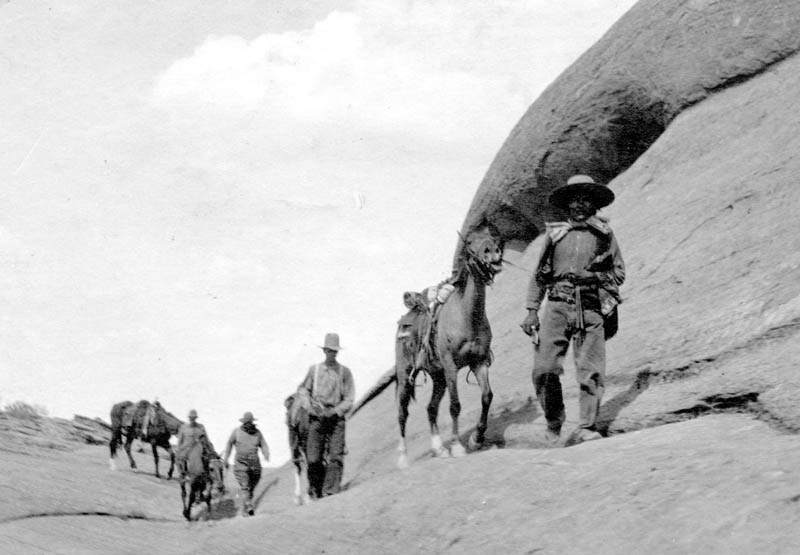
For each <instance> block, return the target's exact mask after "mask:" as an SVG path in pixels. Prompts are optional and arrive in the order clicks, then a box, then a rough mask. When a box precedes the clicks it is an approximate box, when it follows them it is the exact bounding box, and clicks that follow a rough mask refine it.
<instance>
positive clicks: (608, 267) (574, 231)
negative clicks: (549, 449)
mask: <svg viewBox="0 0 800 555" xmlns="http://www.w3.org/2000/svg"><path fill="white" fill-rule="evenodd" d="M613 201H614V193H613V192H612V191H611V190H610V189H609V188H607V187H606V186H604V185H600V184H598V183H595V182H594V180H593V179H592V178H591V177H589V176H586V175H576V176H573V177H571V178H569V180H568V181H567V183H566V184H565V185H562V186H560V187H557V188H556V189H555V190H554V191H553V193H552V195H551V196H550V202H551V204H553V205H555V206H557V207H558V208H561V209H562V210H564V211H566V212H568V214H569V219H568V220H567V221H566V222H558V223H553V224H547V235H546V237H545V242H544V246H543V248H542V254H541V258H540V259H539V265H538V267H537V269H536V272H535V273H534V275H533V277H532V278H531V281H530V286H529V288H528V298H527V303H526V307H527V309H528V316H527V318H525V321H524V322H523V323H522V324H521V327H522V330H523V331H524V332H525V333H526V334H528V335H529V336H532V337H533V343H534V363H533V385H534V388H535V390H536V397H537V398H538V399H539V403H540V404H541V406H542V410H543V411H544V416H545V419H546V420H547V430H546V432H545V441H546V442H547V443H550V444H555V443H557V442H558V441H559V439H560V434H561V426H562V425H563V424H564V421H565V419H566V414H565V412H564V399H563V395H562V391H561V381H560V378H559V376H560V375H561V374H563V373H564V366H563V361H564V356H565V355H566V353H567V349H568V348H569V344H570V341H572V343H573V352H574V356H575V371H576V378H577V381H578V384H579V385H580V393H579V409H580V415H579V426H578V429H577V430H575V432H574V434H573V435H572V436H571V440H572V441H575V442H581V441H586V440H590V439H597V438H599V437H601V436H600V434H599V433H598V432H597V429H596V425H597V415H598V412H599V410H600V403H601V401H602V399H603V391H604V388H605V371H606V339H607V338H609V337H610V336H611V335H613V334H614V332H616V322H617V320H616V305H617V304H618V303H619V301H620V297H619V286H620V285H621V284H622V282H623V281H624V280H625V264H624V262H623V260H622V255H621V254H620V250H619V247H618V245H617V241H616V239H615V238H614V234H613V233H612V231H611V228H610V227H609V226H608V223H607V222H606V221H605V220H602V219H600V218H598V217H597V216H596V215H595V214H596V212H597V210H598V209H600V208H602V207H604V206H608V205H609V204H611V203H612V202H613ZM545 295H547V303H546V304H545V307H544V313H543V314H542V320H541V329H540V321H539V315H538V312H539V308H540V306H541V303H542V299H543V298H544V296H545ZM568 441H569V440H568Z"/></svg>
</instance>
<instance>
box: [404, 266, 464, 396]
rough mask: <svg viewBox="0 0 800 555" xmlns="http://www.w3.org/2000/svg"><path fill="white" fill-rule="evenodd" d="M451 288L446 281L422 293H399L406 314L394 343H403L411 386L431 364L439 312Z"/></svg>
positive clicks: (451, 285)
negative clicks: (409, 369)
mask: <svg viewBox="0 0 800 555" xmlns="http://www.w3.org/2000/svg"><path fill="white" fill-rule="evenodd" d="M454 289H455V287H454V286H453V284H452V283H450V282H449V281H447V280H446V281H443V282H441V283H439V284H438V285H433V286H431V287H426V288H425V289H423V290H422V292H417V291H406V292H405V293H403V304H404V305H405V306H406V308H408V312H407V313H406V314H404V315H403V316H401V317H400V320H399V321H398V323H397V324H398V329H397V340H398V341H401V342H402V343H403V349H404V351H405V354H406V355H407V356H408V357H409V358H410V359H411V360H413V361H414V362H413V365H412V368H411V372H410V374H409V377H408V380H409V382H411V383H414V382H415V381H416V378H417V374H419V372H420V370H423V369H424V368H427V367H429V366H431V365H433V364H435V359H434V356H433V355H434V353H435V352H436V349H435V346H434V342H435V334H436V322H437V320H438V316H439V309H440V308H441V306H442V305H443V304H444V303H445V301H447V298H448V297H449V296H450V294H451V293H452V292H453V290H454ZM415 332H416V333H415ZM417 338H418V340H417Z"/></svg>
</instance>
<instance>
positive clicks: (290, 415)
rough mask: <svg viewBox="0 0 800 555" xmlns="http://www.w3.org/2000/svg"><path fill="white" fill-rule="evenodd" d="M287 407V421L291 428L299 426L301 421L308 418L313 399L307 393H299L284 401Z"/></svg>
mask: <svg viewBox="0 0 800 555" xmlns="http://www.w3.org/2000/svg"><path fill="white" fill-rule="evenodd" d="M284 406H285V407H286V419H287V423H288V424H289V425H290V426H297V425H298V424H299V423H300V421H301V420H303V419H305V418H308V413H309V412H310V411H311V399H309V397H308V394H307V393H305V392H297V393H293V394H292V395H289V396H288V397H287V398H286V401H284Z"/></svg>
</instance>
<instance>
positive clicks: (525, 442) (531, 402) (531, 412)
mask: <svg viewBox="0 0 800 555" xmlns="http://www.w3.org/2000/svg"><path fill="white" fill-rule="evenodd" d="M539 414H540V411H539V405H538V403H537V402H536V400H535V399H534V398H532V397H528V398H527V400H526V401H525V402H524V403H523V404H522V405H521V406H519V407H517V408H512V407H511V406H508V405H506V406H504V407H503V408H502V410H500V412H499V414H494V415H492V414H490V415H489V422H488V427H487V428H486V439H485V440H484V442H483V446H482V447H481V450H482V449H490V448H492V447H497V448H500V449H503V448H506V447H533V446H536V442H535V441H533V440H531V438H528V437H525V438H523V437H519V436H518V435H517V436H515V434H514V433H513V428H514V427H524V428H523V429H525V430H528V429H529V428H528V427H527V426H526V425H527V424H531V423H532V422H533V421H534V420H536V418H538V416H539ZM473 431H475V426H472V427H471V428H470V429H468V430H467V431H466V432H464V433H463V434H462V435H461V441H462V442H463V443H464V444H465V445H466V444H467V442H468V441H469V437H470V436H471V435H472V432H473ZM524 433H525V435H526V436H529V435H530V434H529V433H528V432H524Z"/></svg>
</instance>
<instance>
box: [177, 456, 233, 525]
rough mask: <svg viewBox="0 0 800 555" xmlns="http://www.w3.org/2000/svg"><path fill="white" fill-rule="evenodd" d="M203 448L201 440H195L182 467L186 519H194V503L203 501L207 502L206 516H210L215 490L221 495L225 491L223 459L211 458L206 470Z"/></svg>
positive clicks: (182, 494) (182, 493)
mask: <svg viewBox="0 0 800 555" xmlns="http://www.w3.org/2000/svg"><path fill="white" fill-rule="evenodd" d="M203 449H204V446H203V443H202V442H201V441H195V442H194V444H192V445H191V446H189V450H188V452H187V453H186V463H185V464H184V465H183V467H182V468H181V502H182V503H183V516H184V518H186V520H192V505H194V504H195V503H203V502H205V504H206V518H210V517H211V500H212V499H213V497H214V490H215V489H216V490H217V491H218V492H219V494H220V495H223V494H224V493H225V482H224V473H223V464H222V460H221V459H219V458H217V457H215V458H213V459H211V460H209V461H208V470H206V468H205V465H204V464H203ZM187 489H188V490H189V491H188V495H187V491H186V490H187Z"/></svg>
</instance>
